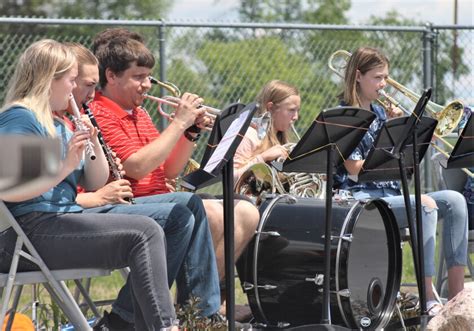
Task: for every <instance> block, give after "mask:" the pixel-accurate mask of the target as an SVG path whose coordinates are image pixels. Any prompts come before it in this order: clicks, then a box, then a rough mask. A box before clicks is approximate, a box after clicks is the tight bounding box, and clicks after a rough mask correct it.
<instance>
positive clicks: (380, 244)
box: [336, 200, 401, 329]
mask: <svg viewBox="0 0 474 331" xmlns="http://www.w3.org/2000/svg"><path fill="white" fill-rule="evenodd" d="M342 235H351V241H350V242H346V241H344V240H340V241H339V245H338V250H337V261H336V274H337V275H338V277H336V291H338V294H337V302H338V306H339V309H340V311H341V312H342V317H343V319H344V322H345V324H346V325H347V326H350V327H352V328H358V329H360V328H368V329H374V328H381V327H383V326H385V325H386V324H387V323H388V322H389V320H390V317H391V314H392V312H393V309H394V305H395V301H396V295H397V292H398V290H399V288H400V277H401V248H400V236H399V230H398V225H397V222H396V221H395V217H394V215H393V213H392V212H391V210H390V209H389V208H388V206H387V204H386V203H385V201H383V200H373V201H370V202H367V203H366V204H365V205H364V207H363V208H361V209H360V210H359V212H358V215H357V217H356V219H355V221H354V222H347V224H344V226H343V228H342V230H341V236H342ZM347 290H348V291H347ZM346 294H348V296H346Z"/></svg>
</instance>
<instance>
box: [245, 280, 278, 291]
mask: <svg viewBox="0 0 474 331" xmlns="http://www.w3.org/2000/svg"><path fill="white" fill-rule="evenodd" d="M254 287H255V285H253V284H252V283H248V282H244V283H243V284H242V288H243V290H244V292H246V291H250V290H252V289H253V288H254ZM257 287H258V288H261V289H264V290H274V289H276V288H277V287H278V286H276V285H269V284H265V285H257Z"/></svg>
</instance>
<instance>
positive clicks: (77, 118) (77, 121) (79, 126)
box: [69, 94, 96, 160]
mask: <svg viewBox="0 0 474 331" xmlns="http://www.w3.org/2000/svg"><path fill="white" fill-rule="evenodd" d="M69 103H70V104H71V108H72V112H73V113H74V114H73V121H74V125H75V126H76V130H79V131H89V128H88V127H87V126H86V125H85V124H84V123H83V122H82V120H81V113H80V112H79V108H78V107H77V104H76V100H74V96H73V95H72V94H71V95H69ZM86 154H87V155H89V157H90V159H91V160H95V159H96V156H95V153H94V144H93V143H92V141H91V140H90V139H87V141H86Z"/></svg>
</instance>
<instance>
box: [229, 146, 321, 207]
mask: <svg viewBox="0 0 474 331" xmlns="http://www.w3.org/2000/svg"><path fill="white" fill-rule="evenodd" d="M294 146H295V144H294V143H291V144H286V145H284V147H285V148H286V149H287V150H289V151H291V150H292V149H293V147H294ZM324 177H325V176H324V175H320V174H314V173H299V172H278V171H277V170H276V169H275V168H273V167H272V166H270V165H268V164H267V163H256V164H254V165H252V166H250V167H249V168H248V169H247V170H246V171H245V172H244V173H243V174H242V176H240V178H239V179H238V180H237V182H236V183H235V187H234V191H235V192H236V193H239V194H242V195H245V196H247V197H249V198H250V199H251V200H252V201H254V202H255V204H256V205H257V206H258V205H260V203H261V202H262V200H263V199H264V196H265V195H266V194H290V195H293V196H297V197H302V198H314V199H324V198H325V193H326V179H325V178H324Z"/></svg>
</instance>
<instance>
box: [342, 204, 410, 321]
mask: <svg viewBox="0 0 474 331" xmlns="http://www.w3.org/2000/svg"><path fill="white" fill-rule="evenodd" d="M370 205H373V206H374V207H375V208H377V209H378V211H379V212H380V215H381V216H382V220H383V222H384V226H385V228H386V229H387V231H386V235H387V244H388V246H389V247H392V248H395V249H392V250H388V253H389V257H388V259H389V262H388V271H387V274H388V275H389V279H387V287H386V288H385V289H383V288H382V289H383V290H385V291H386V292H385V293H383V294H386V293H388V294H390V295H385V296H384V300H383V301H382V302H379V304H375V305H373V306H374V307H373V309H374V310H379V309H382V308H383V307H385V308H384V309H383V310H382V311H381V312H380V314H379V315H378V318H377V319H376V320H374V321H371V323H370V325H368V326H366V327H370V326H372V327H373V325H374V324H375V326H376V327H377V328H380V327H385V326H386V325H387V324H388V323H389V321H390V318H391V316H392V313H393V310H394V307H395V303H396V299H397V293H398V291H399V289H400V282H401V273H402V252H401V246H400V243H401V239H400V232H399V228H398V225H397V222H396V218H395V215H394V214H393V212H392V210H391V209H390V207H389V205H388V203H387V202H385V201H384V200H381V199H374V200H367V201H358V202H356V203H355V204H354V205H353V206H352V209H351V211H349V213H348V215H347V217H346V219H345V220H344V224H343V225H342V226H341V231H340V235H339V238H343V237H344V236H345V235H347V234H352V233H353V230H354V227H355V226H356V224H357V222H358V221H359V220H360V218H359V215H360V213H361V212H362V211H363V210H364V209H365V208H367V206H369V207H370ZM356 206H362V208H359V209H358V213H357V215H354V214H353V211H354V209H355V208H356ZM353 217H356V220H355V221H354V222H351V220H352V219H353ZM349 249H350V243H348V242H346V241H344V240H341V239H339V240H338V245H337V252H336V263H335V285H336V298H337V305H338V307H339V311H340V313H341V316H342V318H343V320H344V323H346V326H348V327H352V328H364V326H361V325H360V324H359V323H358V322H357V321H356V320H355V319H354V315H353V314H347V311H348V309H345V307H346V306H347V305H349V306H350V302H348V301H349V300H348V299H347V298H346V297H344V296H343V295H341V294H340V292H339V291H341V290H342V284H341V279H340V277H339V276H338V275H339V274H340V273H339V272H340V269H341V268H342V266H345V265H346V264H347V263H348V261H347V260H346V259H342V258H341V256H343V251H347V250H349ZM368 276H369V277H370V275H368ZM378 282H379V280H378V279H372V280H371V282H370V283H371V285H370V289H369V291H368V294H367V295H368V297H369V296H370V294H371V293H372V292H371V291H373V290H375V286H378V285H379V284H378ZM379 287H380V286H379ZM383 294H382V295H383ZM367 301H368V302H369V303H371V300H370V299H369V298H368V300H367Z"/></svg>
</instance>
